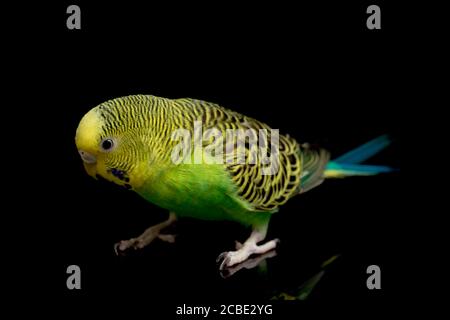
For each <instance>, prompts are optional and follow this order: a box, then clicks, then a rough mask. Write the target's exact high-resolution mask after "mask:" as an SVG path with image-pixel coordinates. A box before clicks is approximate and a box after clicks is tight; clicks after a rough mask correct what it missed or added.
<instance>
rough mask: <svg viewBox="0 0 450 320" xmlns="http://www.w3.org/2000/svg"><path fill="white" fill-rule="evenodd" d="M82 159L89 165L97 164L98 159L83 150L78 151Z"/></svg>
mask: <svg viewBox="0 0 450 320" xmlns="http://www.w3.org/2000/svg"><path fill="white" fill-rule="evenodd" d="M78 152H79V154H80V156H81V159H82V160H83V162H84V163H87V164H94V163H96V162H97V158H95V156H94V155H92V154H90V153H89V152H86V151H83V150H78Z"/></svg>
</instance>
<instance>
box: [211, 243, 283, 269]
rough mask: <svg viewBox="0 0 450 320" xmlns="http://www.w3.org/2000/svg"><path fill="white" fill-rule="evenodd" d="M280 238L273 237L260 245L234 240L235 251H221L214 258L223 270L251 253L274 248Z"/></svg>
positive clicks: (262, 252) (241, 260) (242, 260)
mask: <svg viewBox="0 0 450 320" xmlns="http://www.w3.org/2000/svg"><path fill="white" fill-rule="evenodd" d="M279 242H280V240H278V239H274V240H271V241H268V242H266V243H264V244H262V245H258V244H256V243H255V242H244V244H241V243H239V242H236V251H227V252H222V253H221V254H220V255H219V256H218V257H217V259H216V262H217V263H220V266H219V270H224V269H226V268H229V267H231V266H234V265H236V264H239V263H241V262H244V261H245V260H247V259H248V258H249V257H250V256H251V255H252V254H264V253H266V252H268V251H270V250H272V249H274V248H275V247H276V246H277V245H278V244H279Z"/></svg>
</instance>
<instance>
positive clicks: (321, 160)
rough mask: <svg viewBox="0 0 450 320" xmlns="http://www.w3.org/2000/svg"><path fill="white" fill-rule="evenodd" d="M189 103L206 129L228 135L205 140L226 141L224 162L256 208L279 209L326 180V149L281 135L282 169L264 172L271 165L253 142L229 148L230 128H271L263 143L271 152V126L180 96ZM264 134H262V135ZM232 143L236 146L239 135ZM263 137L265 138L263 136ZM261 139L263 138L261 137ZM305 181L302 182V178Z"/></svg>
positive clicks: (239, 189)
mask: <svg viewBox="0 0 450 320" xmlns="http://www.w3.org/2000/svg"><path fill="white" fill-rule="evenodd" d="M177 101H178V102H179V103H182V104H183V105H185V106H186V105H188V106H190V108H192V110H194V111H195V116H194V118H196V119H198V120H201V121H202V122H203V126H204V128H205V129H208V128H217V129H219V130H220V131H221V132H222V136H223V137H225V138H226V139H225V140H226V143H225V142H224V141H219V140H216V141H213V140H210V141H204V145H205V146H206V145H210V144H214V143H222V144H223V149H222V150H223V156H224V157H225V159H227V160H231V161H226V162H225V163H224V166H225V168H226V170H227V171H228V173H229V175H230V178H231V180H232V182H233V184H234V185H235V186H236V190H237V196H238V197H239V198H240V199H242V200H245V201H246V202H247V203H249V204H250V206H251V207H252V208H253V210H254V211H263V212H276V211H277V208H278V206H280V205H282V204H284V203H285V202H286V201H287V200H288V199H289V198H291V197H292V196H294V195H296V194H298V193H301V192H305V191H307V190H310V189H311V188H313V187H315V186H317V185H318V184H320V182H321V181H322V180H323V170H324V165H325V164H326V163H327V161H328V153H327V152H326V151H324V150H323V149H313V148H310V147H309V146H308V145H299V143H298V142H297V141H296V140H295V139H293V138H291V137H289V135H279V148H278V150H279V151H278V159H279V162H278V163H279V167H278V170H274V171H273V172H272V173H273V174H263V172H264V171H265V170H267V169H268V167H267V164H264V163H262V161H261V157H256V161H255V159H254V156H255V153H254V150H252V148H251V145H250V144H249V143H244V144H242V145H241V146H242V147H243V148H242V149H239V148H238V150H237V152H236V148H229V147H228V146H229V143H230V141H229V138H230V137H227V136H226V133H225V132H226V130H227V129H243V130H247V129H254V130H256V132H259V130H264V129H265V130H267V136H266V139H262V140H265V141H264V142H263V145H265V146H267V155H269V154H271V153H272V152H273V151H272V150H271V148H270V141H271V131H270V130H271V128H270V127H269V126H268V125H266V124H264V123H262V122H260V121H258V120H255V119H253V118H250V117H247V116H244V115H242V114H240V113H238V112H234V111H231V110H228V109H225V108H223V107H221V106H219V105H217V104H213V103H208V102H205V101H200V100H194V99H179V100H177ZM259 138H261V137H259ZM233 139H234V140H233V142H232V145H233V146H236V139H237V138H236V136H235V137H233ZM260 140H261V139H260ZM258 142H260V141H258ZM242 155H244V162H239V163H237V161H236V159H237V158H238V157H240V156H242ZM301 181H302V182H301Z"/></svg>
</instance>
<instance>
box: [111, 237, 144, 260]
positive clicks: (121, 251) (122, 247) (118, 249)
mask: <svg viewBox="0 0 450 320" xmlns="http://www.w3.org/2000/svg"><path fill="white" fill-rule="evenodd" d="M139 248H140V246H139V240H137V239H130V240H122V241H119V242H117V243H116V244H114V252H115V253H116V255H117V256H121V255H125V254H126V253H127V251H129V249H134V250H136V249H139Z"/></svg>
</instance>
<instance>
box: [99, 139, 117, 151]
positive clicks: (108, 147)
mask: <svg viewBox="0 0 450 320" xmlns="http://www.w3.org/2000/svg"><path fill="white" fill-rule="evenodd" d="M100 146H101V148H102V149H103V151H109V150H111V149H112V147H114V141H113V140H112V139H105V140H103V141H102V143H101V144H100Z"/></svg>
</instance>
